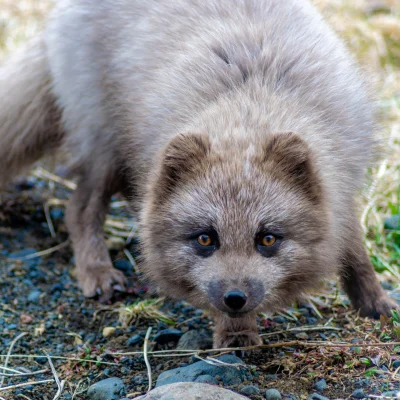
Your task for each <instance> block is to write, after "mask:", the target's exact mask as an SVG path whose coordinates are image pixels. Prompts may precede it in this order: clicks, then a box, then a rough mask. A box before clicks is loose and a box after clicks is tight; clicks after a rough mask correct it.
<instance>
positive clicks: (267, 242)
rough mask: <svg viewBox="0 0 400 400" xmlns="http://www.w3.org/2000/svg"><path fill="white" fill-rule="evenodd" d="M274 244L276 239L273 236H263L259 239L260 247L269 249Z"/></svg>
mask: <svg viewBox="0 0 400 400" xmlns="http://www.w3.org/2000/svg"><path fill="white" fill-rule="evenodd" d="M275 243H276V237H275V236H274V235H265V236H264V237H263V238H262V239H261V243H260V244H261V246H266V247H271V246H273V245H274V244H275Z"/></svg>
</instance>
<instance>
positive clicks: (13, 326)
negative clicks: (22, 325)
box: [6, 324, 18, 331]
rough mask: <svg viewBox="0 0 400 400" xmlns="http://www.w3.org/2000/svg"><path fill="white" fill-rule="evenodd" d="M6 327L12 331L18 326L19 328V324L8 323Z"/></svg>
mask: <svg viewBox="0 0 400 400" xmlns="http://www.w3.org/2000/svg"><path fill="white" fill-rule="evenodd" d="M6 328H7V329H8V330H10V331H12V330H14V329H17V328H18V325H17V324H8V325H7V326H6Z"/></svg>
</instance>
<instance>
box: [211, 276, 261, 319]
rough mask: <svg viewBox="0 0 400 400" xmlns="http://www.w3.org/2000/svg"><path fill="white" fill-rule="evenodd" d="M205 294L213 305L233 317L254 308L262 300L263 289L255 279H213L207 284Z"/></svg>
mask: <svg viewBox="0 0 400 400" xmlns="http://www.w3.org/2000/svg"><path fill="white" fill-rule="evenodd" d="M207 295H208V298H209V299H210V302H211V303H212V304H213V305H214V307H216V308H218V309H219V310H220V311H222V312H224V313H226V314H228V315H229V317H231V318H235V317H240V316H242V315H243V314H246V313H248V312H250V311H252V310H254V309H255V308H256V307H257V306H258V305H259V304H260V303H261V302H262V301H263V299H264V295H265V289H264V285H263V283H262V282H261V281H259V280H256V279H249V280H245V281H243V282H240V281H231V282H229V281H224V280H215V281H212V282H210V283H209V284H208V287H207Z"/></svg>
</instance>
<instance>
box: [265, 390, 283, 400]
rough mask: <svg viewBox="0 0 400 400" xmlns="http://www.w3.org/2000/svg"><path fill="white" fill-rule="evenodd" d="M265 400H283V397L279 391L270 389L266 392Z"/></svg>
mask: <svg viewBox="0 0 400 400" xmlns="http://www.w3.org/2000/svg"><path fill="white" fill-rule="evenodd" d="M265 398H266V399H267V400H281V399H282V396H281V394H280V393H279V391H278V390H276V389H268V390H267V391H266V392H265Z"/></svg>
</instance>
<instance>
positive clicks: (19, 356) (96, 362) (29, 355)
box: [0, 352, 143, 365]
mask: <svg viewBox="0 0 400 400" xmlns="http://www.w3.org/2000/svg"><path fill="white" fill-rule="evenodd" d="M113 354H116V353H113ZM138 354H143V352H139V353H138ZM0 357H4V354H0ZM35 357H43V355H41V354H11V355H10V358H35ZM51 358H53V359H57V360H67V361H82V362H86V363H92V364H103V365H119V364H117V363H113V362H108V361H97V360H86V359H84V358H76V357H62V356H51Z"/></svg>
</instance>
